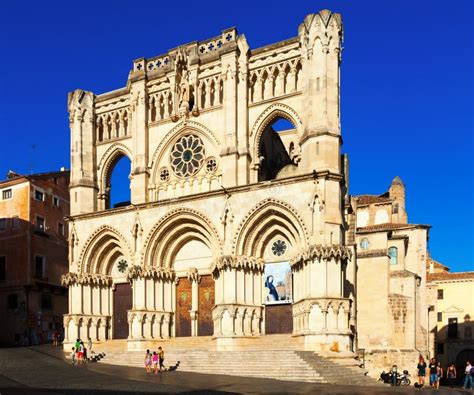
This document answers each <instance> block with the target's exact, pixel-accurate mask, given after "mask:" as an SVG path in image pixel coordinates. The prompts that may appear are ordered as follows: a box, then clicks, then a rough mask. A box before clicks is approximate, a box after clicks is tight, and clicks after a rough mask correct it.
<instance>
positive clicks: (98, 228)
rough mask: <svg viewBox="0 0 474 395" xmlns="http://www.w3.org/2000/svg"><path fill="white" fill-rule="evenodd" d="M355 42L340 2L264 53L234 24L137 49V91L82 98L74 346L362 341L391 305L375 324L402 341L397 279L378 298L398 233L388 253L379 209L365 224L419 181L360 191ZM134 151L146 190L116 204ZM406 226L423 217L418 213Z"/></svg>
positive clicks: (74, 199)
mask: <svg viewBox="0 0 474 395" xmlns="http://www.w3.org/2000/svg"><path fill="white" fill-rule="evenodd" d="M295 30H296V29H295ZM342 38H343V26H342V21H341V16H340V15H339V14H337V13H332V12H330V11H328V10H323V11H320V12H319V13H315V14H310V15H308V16H306V17H305V18H304V21H303V22H302V23H301V25H300V26H299V28H298V30H297V36H295V37H293V38H290V39H287V40H284V41H281V42H278V43H275V44H270V45H267V46H265V47H261V48H257V49H250V48H249V45H248V43H247V39H246V37H245V36H244V35H243V34H239V33H238V32H237V30H236V29H234V28H231V29H227V30H224V31H222V34H221V35H219V36H217V37H214V38H211V39H208V40H204V41H194V42H192V43H190V44H185V45H181V46H178V47H176V48H175V49H172V50H170V51H169V52H167V53H165V54H162V55H160V56H156V57H153V58H149V59H144V58H140V59H137V60H135V61H134V62H133V68H132V70H131V71H130V73H129V76H128V79H127V82H126V86H125V87H123V88H120V89H117V90H114V91H111V92H108V93H104V94H94V93H92V92H87V91H83V90H80V89H78V90H76V91H74V92H72V93H70V94H69V97H68V110H69V122H70V128H71V185H70V199H71V217H70V218H69V246H70V249H69V262H70V269H69V273H67V274H66V275H65V276H63V279H62V281H63V283H64V284H66V285H67V286H68V287H69V314H67V315H65V317H64V326H65V336H66V343H68V342H71V341H73V340H75V339H76V338H77V337H81V338H83V339H85V338H87V337H92V338H93V339H96V340H100V341H105V340H109V339H127V344H128V348H129V349H130V350H138V349H142V348H143V347H145V344H148V343H149V342H150V341H153V340H160V339H167V338H170V337H182V336H212V338H213V340H214V342H215V346H216V349H217V350H229V349H230V350H231V349H233V347H237V346H238V345H239V342H242V341H244V340H248V339H251V338H257V337H261V336H265V335H269V334H275V333H288V334H290V335H292V336H294V337H299V338H300V339H301V347H302V348H303V349H304V350H313V351H316V352H318V353H322V354H324V353H326V354H330V353H331V352H338V353H347V354H351V353H353V352H355V351H356V348H357V347H360V346H361V344H358V339H359V338H361V339H366V340H364V341H366V344H362V346H365V347H368V348H369V345H370V341H371V340H370V337H371V335H372V333H371V331H372V330H373V329H372V327H371V323H370V322H371V319H370V310H372V309H376V304H381V305H383V306H382V310H383V311H384V312H385V311H386V312H387V314H379V313H378V315H377V316H376V318H375V320H381V321H383V322H379V326H374V328H378V329H381V330H382V331H384V330H388V332H385V333H378V334H377V335H378V336H382V337H384V338H386V341H387V342H390V341H391V340H390V339H392V338H393V336H392V333H391V331H392V330H393V331H396V328H398V329H400V328H399V327H396V325H392V326H391V323H390V322H391V321H390V320H391V319H392V318H393V317H395V318H393V319H397V318H396V315H393V314H392V315H391V313H390V307H389V302H390V295H393V294H394V291H393V290H392V291H391V290H388V291H387V292H385V290H384V291H383V292H382V291H380V292H381V295H382V296H380V295H377V292H378V288H384V287H385V285H387V287H389V285H388V284H389V283H390V282H391V281H392V280H391V278H392V277H391V276H392V274H391V271H393V270H392V269H393V268H392V267H391V266H390V262H391V259H392V258H391V255H390V254H389V252H390V251H389V250H388V248H389V246H388V245H384V246H382V247H380V248H379V247H377V249H376V250H375V251H372V252H373V254H372V255H371V254H370V253H369V252H370V248H369V249H366V248H365V246H366V244H367V243H366V239H367V237H368V236H367V235H368V234H371V232H372V233H373V232H374V231H375V232H377V231H378V230H376V229H370V226H369V225H374V224H371V223H369V222H370V221H369V217H368V216H369V214H368V213H369V211H368V209H367V210H365V211H364V210H363V211H364V215H365V216H366V217H367V218H366V221H365V223H364V224H362V225H363V226H361V227H360V228H361V229H362V233H361V234H360V235H358V233H357V232H358V229H359V228H358V226H359V222H360V221H361V220H360V219H359V218H358V219H357V220H356V216H357V213H358V210H359V208H358V207H359V206H361V204H360V202H362V203H363V204H362V206H363V205H364V204H365V206H367V207H368V204H369V203H374V204H377V205H380V204H381V202H382V203H384V204H386V205H388V206H387V207H389V209H388V214H387V218H385V217H383V219H382V222H383V223H386V224H390V223H392V222H394V221H393V218H392V217H391V216H392V214H393V210H392V209H391V208H390V207H392V206H391V205H392V204H396V205H397V213H398V210H400V212H402V210H404V195H403V207H401V206H400V207H399V206H398V204H399V203H400V202H401V201H400V199H399V197H400V196H399V195H400V194H399V195H397V196H395V197H394V196H392V195H390V196H388V195H386V197H385V198H384V197H383V196H382V197H379V200H377V199H375V200H374V199H372V200H370V199H365V200H364V199H362V198H356V197H351V196H349V194H348V159H347V156H346V155H343V154H342V153H341V146H342V136H341V124H340V72H339V71H340V65H341V50H342ZM281 125H283V126H281ZM124 156H126V157H128V158H129V159H130V161H131V172H130V176H129V183H130V190H131V199H130V200H131V201H130V202H128V203H126V204H121V205H117V206H115V207H112V204H111V196H110V194H111V189H113V186H112V185H111V173H112V170H113V169H114V166H115V164H116V163H117V161H118V160H120V159H121V158H123V157H124ZM400 183H401V181H400ZM380 199H382V200H380ZM384 199H385V200H384ZM358 201H359V205H358V203H357V202H358ZM367 202H369V203H367ZM400 204H401V203H400ZM367 207H366V208H367ZM397 215H398V214H397ZM389 217H390V218H389ZM364 218H365V217H364ZM368 221H369V222H368ZM377 221H378V222H377ZM384 221H385V222H384ZM382 222H381V221H380V218H379V219H377V218H376V222H375V224H376V225H377V224H379V227H380V224H381V223H382ZM396 222H397V223H400V222H401V223H403V222H404V223H405V224H407V221H406V216H405V219H403V218H402V219H401V220H400V219H398V220H397V221H396ZM409 226H410V225H408V224H407V227H409ZM364 229H365V232H366V233H365V235H366V236H365V237H363V234H364V233H363V231H364ZM396 229H400V227H397V228H396ZM401 229H405V228H403V227H401ZM416 229H419V230H420V232H425V233H423V234H422V235H421V236H420V240H421V239H423V237H424V238H425V244H424V247H423V248H424V249H425V250H426V233H427V228H423V227H421V228H416ZM389 236H390V237H391V236H392V233H390V234H389ZM362 239H363V240H362ZM399 239H400V238H399ZM399 239H397V240H399ZM361 240H362V241H361ZM376 240H380V237H379V236H377V237H376ZM400 240H402V241H401V242H400V243H399V242H398V241H397V243H398V244H397V246H398V245H399V248H401V249H402V248H404V246H405V244H404V243H405V242H404V241H403V240H405V239H403V238H401V239H400ZM360 242H363V243H364V247H362V249H363V253H365V255H364V256H362V259H358V258H357V254H358V249H360V247H359V243H360ZM377 242H378V241H375V243H377ZM420 245H421V244H420ZM400 251H401V250H400ZM416 251H417V252H416V253H417V254H418V255H417V256H416V257H415V258H414V260H413V262H414V267H415V266H417V265H418V266H420V267H422V268H423V270H422V271H421V272H420V274H419V278H420V281H425V279H424V277H423V276H424V274H423V273H424V262H421V260H422V259H423V258H422V257H421V255H422V253H423V251H421V253H420V250H419V249H418V250H416ZM374 254H375V255H374ZM377 254H378V255H377ZM392 255H393V253H392ZM405 255H406V252H405ZM374 259H375V260H376V261H374ZM417 259H418V260H419V262H418V260H417ZM400 261H401V260H400ZM405 261H408V260H407V259H405V260H404V261H403V262H405ZM364 262H372V263H373V262H375V263H376V264H377V265H380V267H382V268H383V270H382V271H381V272H383V273H384V274H383V275H384V276H385V277H383V278H385V279H386V280H387V281H382V282H381V283H380V278H377V277H375V272H376V271H377V269H374V268H373V267H372V268H371V267H370V266H366V268H365V269H363V270H361V268H360V267H359V265H363V264H365V263H364ZM377 262H378V263H377ZM403 264H404V265H405V263H403ZM367 265H368V264H367ZM374 270H375V272H374ZM403 270H404V271H409V272H410V273H412V272H415V274H416V270H415V269H413V270H412V271H411V269H410V270H406V268H405V267H404V268H403ZM358 271H359V273H364V275H365V276H367V278H366V279H364V278H358ZM416 275H417V276H418V274H416ZM410 278H411V277H410ZM397 279H398V277H397ZM403 279H404V277H403V278H402V280H403ZM402 280H397V281H398V282H400V281H402ZM407 281H408V280H407ZM420 281H419V282H420ZM365 282H367V284H369V283H370V282H372V284H373V285H374V286H373V287H372V288H371V287H370V286H367V287H366V285H365ZM398 282H397V284H398ZM410 284H411V283H410ZM413 284H415V283H413ZM414 287H415V288H416V285H414ZM362 288H364V289H362ZM401 288H402V289H401V290H399V292H398V291H397V292H398V293H397V295H398V294H399V293H401V294H403V292H405V291H403V285H402V287H401ZM405 289H407V288H405ZM369 291H370V292H374V294H373V296H372V297H373V302H371V295H367V292H369ZM364 292H365V293H366V294H365V295H363V294H364ZM406 292H408V291H406ZM413 292H415V293H416V289H412V288H410V291H409V295H408V296H407V298H408V299H409V298H411V297H412V296H413ZM361 295H362V296H363V297H362V299H361V300H363V301H364V303H365V304H366V305H365V306H362V307H360V308H359V307H358V299H359V297H360V296H361ZM408 299H407V300H408ZM397 300H398V299H397ZM410 300H411V299H410ZM420 300H421V299H420V298H419V297H418V298H415V299H413V303H418V304H419V303H421V302H420ZM405 302H406V301H405ZM372 303H373V304H372ZM407 303H408V302H407ZM410 303H411V302H410ZM408 304H409V303H408ZM415 310H416V309H415ZM358 311H359V313H358ZM407 311H408V314H410V311H413V309H411V308H410V307H408V310H407ZM405 313H406V312H405ZM420 314H421V313H420ZM392 316H393V317H392ZM391 317H392V318H391ZM359 318H360V319H361V325H359V324H358V319H359ZM387 320H388V321H387ZM422 321H423V320H422V319H421V318H419V319H418V320H417V319H414V320H413V319H411V321H409V323H411V324H410V325H415V326H420V325H422ZM406 322H408V321H406ZM398 324H400V322H398ZM383 325H388V326H386V327H385V326H383ZM400 325H405V321H404V322H403V323H402V324H400ZM400 325H399V326H400ZM384 328H388V329H384ZM394 328H395V329H394ZM417 328H418V327H417ZM412 329H413V328H411V329H410V330H412ZM417 331H418V332H420V333H421V332H422V330H421V329H415V332H417ZM408 332H409V331H407V333H408ZM400 333H401V334H400V336H401V337H400V336H398V337H397V339H402V340H399V343H400V344H398V345H393V344H392V345H391V344H389V343H387V344H385V345H384V346H383V347H385V348H387V347H394V348H397V347H398V348H399V349H400V348H407V347H408V348H412V349H413V348H416V347H417V346H418V347H419V345H417V344H409V342H410V341H411V340H406V341H405V340H403V339H404V337H403V336H405V335H404V333H405V331H402V332H400ZM410 333H411V332H410ZM385 335H386V336H385ZM410 336H411V335H410V334H407V339H408V337H410ZM419 338H420V339H421V334H420V337H419ZM377 341H378V340H377ZM419 341H421V340H419ZM147 342H148V343H147ZM374 347H375V346H374ZM381 347H382V346H381Z"/></svg>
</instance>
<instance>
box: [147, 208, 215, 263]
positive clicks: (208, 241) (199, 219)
mask: <svg viewBox="0 0 474 395" xmlns="http://www.w3.org/2000/svg"><path fill="white" fill-rule="evenodd" d="M191 240H198V241H201V242H202V243H204V244H205V245H206V246H207V247H209V249H210V250H211V251H212V254H213V258H217V257H218V256H220V255H222V242H221V239H220V237H219V234H218V232H217V230H216V228H215V227H214V225H213V224H212V222H211V221H210V220H209V219H208V218H207V217H206V216H205V215H203V214H201V213H199V212H198V211H196V210H192V209H187V208H179V209H176V210H173V211H171V212H169V213H168V214H167V215H165V216H164V217H163V218H161V219H160V220H159V221H158V222H157V223H156V225H155V226H154V227H153V228H152V229H151V231H150V233H149V234H148V237H147V238H146V240H145V245H144V248H143V255H142V259H141V263H142V265H143V266H161V267H165V268H171V267H172V265H173V261H174V258H175V256H176V254H177V253H178V251H179V250H180V249H181V247H182V246H184V245H185V244H186V243H188V242H189V241H191Z"/></svg>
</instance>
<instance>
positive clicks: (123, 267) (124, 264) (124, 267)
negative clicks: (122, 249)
mask: <svg viewBox="0 0 474 395" xmlns="http://www.w3.org/2000/svg"><path fill="white" fill-rule="evenodd" d="M117 266H118V271H119V272H120V273H125V270H127V267H128V263H127V261H126V260H125V259H122V260H121V261H120V262H119V263H118V264H117Z"/></svg>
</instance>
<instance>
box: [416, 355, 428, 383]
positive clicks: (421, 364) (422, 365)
mask: <svg viewBox="0 0 474 395" xmlns="http://www.w3.org/2000/svg"><path fill="white" fill-rule="evenodd" d="M416 368H417V370H418V384H420V385H421V386H423V385H425V377H426V362H425V359H424V358H423V357H422V356H421V355H420V358H419V359H418V365H417V367H416Z"/></svg>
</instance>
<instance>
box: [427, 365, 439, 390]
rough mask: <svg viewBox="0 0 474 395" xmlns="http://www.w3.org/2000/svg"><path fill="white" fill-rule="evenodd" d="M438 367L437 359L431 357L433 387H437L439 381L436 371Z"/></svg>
mask: <svg viewBox="0 0 474 395" xmlns="http://www.w3.org/2000/svg"><path fill="white" fill-rule="evenodd" d="M437 369H438V366H437V364H436V359H434V358H431V359H430V364H429V370H430V386H431V387H432V388H436V382H437V381H438V375H437V373H436V372H437Z"/></svg>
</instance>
